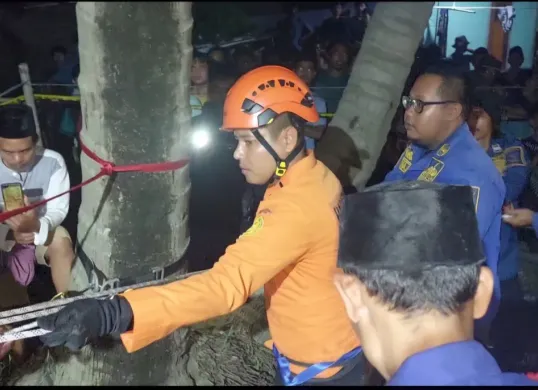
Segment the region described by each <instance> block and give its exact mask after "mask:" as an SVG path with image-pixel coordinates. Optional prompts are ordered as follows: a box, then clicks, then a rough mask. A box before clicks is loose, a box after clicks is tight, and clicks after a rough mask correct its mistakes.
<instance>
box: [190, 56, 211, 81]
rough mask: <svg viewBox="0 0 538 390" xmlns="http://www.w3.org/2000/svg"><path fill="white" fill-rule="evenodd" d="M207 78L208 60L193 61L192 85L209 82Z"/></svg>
mask: <svg viewBox="0 0 538 390" xmlns="http://www.w3.org/2000/svg"><path fill="white" fill-rule="evenodd" d="M207 78H208V67H207V61H201V60H200V59H194V60H193V61H192V68H191V84H192V85H203V84H207Z"/></svg>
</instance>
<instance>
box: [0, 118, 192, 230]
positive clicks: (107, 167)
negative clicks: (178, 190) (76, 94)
mask: <svg viewBox="0 0 538 390" xmlns="http://www.w3.org/2000/svg"><path fill="white" fill-rule="evenodd" d="M79 126H80V118H79ZM81 127H82V126H80V127H79V133H80V130H81ZM79 144H80V148H81V150H82V151H83V152H84V153H85V154H86V155H87V156H88V157H89V158H91V159H92V160H94V161H95V162H97V163H98V164H99V165H101V170H100V171H99V173H98V174H97V175H95V176H94V177H91V178H89V179H88V180H84V181H83V182H82V183H80V184H78V185H76V186H74V187H71V188H70V189H68V190H67V191H65V192H62V193H61V194H58V195H56V196H53V197H51V198H48V199H43V200H42V201H40V202H37V203H33V204H31V205H29V206H25V207H20V208H18V209H15V210H10V211H5V212H3V213H0V223H1V222H4V221H6V220H7V219H9V218H11V217H13V216H15V215H19V214H22V213H24V212H26V211H29V210H32V209H35V208H37V207H39V206H42V205H44V204H45V203H47V202H50V201H51V200H54V199H57V198H59V197H61V196H64V195H65V194H68V193H70V192H73V191H76V190H78V189H80V188H82V187H84V186H87V185H88V184H90V183H92V182H94V181H96V180H97V179H100V178H101V177H103V176H112V175H113V174H114V173H119V172H146V173H155V172H166V171H174V170H176V169H180V168H183V167H184V166H185V165H187V164H188V163H189V159H182V160H178V161H166V162H161V163H149V164H133V165H119V166H116V165H114V163H112V162H110V161H106V160H103V159H102V158H100V157H99V156H97V155H96V154H95V153H94V152H93V151H91V150H90V149H88V147H87V146H86V145H84V144H83V143H82V140H81V139H80V137H79Z"/></svg>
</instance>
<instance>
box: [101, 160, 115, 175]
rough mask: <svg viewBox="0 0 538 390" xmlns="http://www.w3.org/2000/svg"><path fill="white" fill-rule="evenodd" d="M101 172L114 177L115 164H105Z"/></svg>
mask: <svg viewBox="0 0 538 390" xmlns="http://www.w3.org/2000/svg"><path fill="white" fill-rule="evenodd" d="M101 171H102V172H103V173H104V174H105V175H107V176H112V174H113V173H114V164H112V163H111V162H105V163H103V165H102V166H101Z"/></svg>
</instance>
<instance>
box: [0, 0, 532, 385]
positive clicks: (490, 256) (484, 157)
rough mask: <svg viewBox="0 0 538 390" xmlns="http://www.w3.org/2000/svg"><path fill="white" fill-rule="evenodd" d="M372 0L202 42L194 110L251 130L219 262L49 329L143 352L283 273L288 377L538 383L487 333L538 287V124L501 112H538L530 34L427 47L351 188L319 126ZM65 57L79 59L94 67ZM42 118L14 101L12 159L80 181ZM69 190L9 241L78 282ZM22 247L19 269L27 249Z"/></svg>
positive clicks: (281, 340)
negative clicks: (233, 232) (528, 283)
mask: <svg viewBox="0 0 538 390" xmlns="http://www.w3.org/2000/svg"><path fill="white" fill-rule="evenodd" d="M295 14H296V12H295V11H294V12H293V13H292V16H290V20H293V15H295ZM369 15H370V13H369V12H368V10H367V8H365V7H364V6H361V5H359V6H358V12H356V13H352V14H350V15H346V14H345V13H344V11H343V8H342V5H341V4H336V5H335V6H334V8H333V16H332V17H331V18H330V19H329V20H328V21H327V22H326V23H324V25H322V26H321V27H320V29H319V31H316V30H312V29H308V28H306V30H308V32H307V34H306V36H305V37H304V38H301V36H299V38H297V37H296V36H294V37H295V38H294V39H293V40H290V42H289V45H291V46H293V48H294V49H293V51H292V50H285V51H283V50H277V49H276V48H275V47H273V48H271V47H266V48H264V49H263V50H254V49H253V48H250V49H249V48H248V47H242V48H236V49H235V50H233V51H230V50H227V49H223V48H219V47H215V48H213V49H212V50H210V51H209V52H208V53H201V52H198V51H197V52H195V53H194V55H193V59H192V69H191V94H190V104H191V109H192V114H191V115H192V119H193V121H192V122H193V125H194V126H197V125H198V124H200V123H203V124H205V125H209V126H210V127H213V128H214V129H215V130H216V129H221V130H222V131H223V132H224V133H228V135H231V134H233V137H234V138H235V149H234V152H233V157H234V158H235V160H237V161H238V165H239V168H240V169H241V173H242V174H243V176H244V178H245V180H246V182H247V183H248V185H249V188H248V190H247V193H246V194H245V198H246V199H248V201H246V202H243V203H244V210H243V214H244V215H243V222H244V223H243V228H242V234H241V235H240V236H239V238H238V239H237V241H236V242H235V243H234V244H232V245H230V246H229V247H228V248H227V250H226V253H225V254H224V255H222V256H221V257H220V259H219V260H218V261H217V262H216V264H215V265H214V266H213V267H212V268H211V269H209V270H207V271H206V272H204V273H202V274H200V275H196V276H192V277H190V278H188V279H186V280H182V281H178V282H173V283H169V284H166V285H162V286H158V287H148V288H142V289H136V290H130V291H127V292H125V293H123V294H120V295H117V296H114V297H112V298H111V299H107V300H97V299H88V300H84V301H77V302H74V303H72V304H69V305H67V306H66V307H65V308H64V309H62V310H61V311H59V312H58V313H56V314H52V315H50V316H47V317H42V318H39V319H38V324H39V326H40V327H41V328H43V329H46V330H49V331H51V333H49V334H47V335H45V336H43V337H42V341H43V343H44V344H45V345H47V346H59V345H65V346H67V347H69V348H70V349H79V348H81V347H83V346H84V345H86V344H87V343H88V342H89V341H91V340H93V339H95V338H99V337H104V336H107V335H110V334H120V335H121V340H122V342H123V344H124V346H125V348H126V349H127V350H128V351H129V352H134V351H136V350H138V349H141V348H143V347H145V346H147V345H149V344H151V343H153V342H155V341H157V340H159V339H162V338H164V337H166V336H168V335H169V334H171V333H172V332H173V331H174V330H176V329H177V328H179V327H184V326H189V325H192V324H195V323H198V322H202V321H205V320H208V319H211V318H214V317H216V316H220V315H223V314H227V313H230V312H232V311H233V310H235V309H237V308H239V307H240V306H241V305H243V304H244V303H245V302H246V301H247V299H248V297H249V296H250V295H252V294H253V293H254V292H255V291H256V290H258V289H259V288H261V287H264V294H265V297H266V302H267V305H266V310H267V318H268V322H269V329H270V332H271V336H272V338H271V340H269V341H268V343H267V346H268V347H269V348H271V349H272V351H273V354H274V357H275V361H276V364H277V375H276V378H275V384H277V385H301V384H306V385H360V384H364V383H365V382H364V376H365V375H364V374H365V371H367V368H368V366H369V365H371V366H373V367H374V368H375V369H376V371H377V372H378V373H379V374H381V376H382V377H383V380H384V381H385V382H386V383H387V384H389V385H532V384H535V383H536V382H533V381H531V380H530V379H528V378H527V377H526V376H524V375H521V374H507V373H503V372H502V371H501V369H500V367H499V365H498V363H497V362H496V361H495V359H494V358H493V356H492V354H491V353H490V351H489V349H488V347H489V346H490V343H491V340H490V334H491V326H492V323H493V320H494V318H495V317H496V315H497V313H498V311H499V306H500V305H501V304H502V303H504V302H507V303H511V302H518V301H521V300H523V292H522V289H521V286H520V282H519V277H518V273H519V272H520V266H519V257H520V256H519V253H518V251H519V240H518V230H517V229H518V228H519V227H522V226H526V225H530V226H533V227H535V229H536V228H538V217H537V216H536V215H535V214H534V212H533V211H532V210H537V211H538V208H534V203H532V199H533V196H532V195H533V194H534V192H535V191H536V189H535V187H533V185H532V180H531V185H530V186H529V177H530V176H532V171H533V169H534V166H535V165H536V163H537V162H538V158H537V157H536V153H537V152H538V146H537V145H538V135H537V134H538V132H536V133H533V134H532V135H531V136H530V137H529V138H526V139H524V140H519V139H517V138H516V137H513V136H511V135H509V134H504V133H503V132H502V126H501V124H502V123H501V122H502V120H503V118H504V117H510V118H514V117H518V118H525V119H529V121H530V123H531V125H532V126H533V129H538V127H537V126H538V117H537V110H536V80H537V79H538V77H536V74H537V72H538V69H536V67H535V68H534V69H533V70H532V71H530V72H527V71H526V70H522V69H521V65H522V63H523V53H522V50H521V48H518V47H514V48H512V49H510V52H509V58H508V63H509V65H510V67H509V68H508V70H506V71H505V72H501V69H502V64H501V62H500V61H498V60H496V59H495V58H494V57H493V56H491V55H490V54H489V53H488V51H487V49H485V48H478V49H476V50H470V49H469V48H468V46H469V44H470V42H468V41H467V39H466V38H465V37H464V36H461V37H458V38H456V42H455V43H454V49H455V52H454V53H453V54H452V55H451V56H450V57H449V58H442V56H441V53H440V50H438V47H437V46H435V45H432V46H429V47H425V48H419V50H418V51H417V55H416V61H415V63H414V65H413V67H412V69H411V72H410V75H409V78H408V81H407V83H406V86H405V87H404V91H403V95H402V98H401V103H402V104H401V107H400V108H399V109H398V111H397V113H396V116H395V118H394V121H393V126H392V128H391V129H390V132H389V136H388V138H387V143H386V145H385V147H384V150H383V153H382V155H381V157H380V159H379V161H378V166H377V168H376V171H375V172H374V174H373V175H372V178H371V179H370V182H369V183H368V188H367V189H366V190H365V191H363V192H358V193H356V194H352V195H347V196H345V197H343V196H342V184H341V183H340V182H339V180H338V178H337V177H336V176H335V175H334V174H333V173H332V172H331V171H330V170H329V169H328V168H327V166H325V165H324V164H323V163H322V162H321V161H319V160H317V159H316V158H315V151H316V140H315V139H316V138H319V135H320V134H323V132H324V131H325V130H326V129H327V126H328V124H329V123H330V119H331V114H333V113H334V112H335V111H336V109H337V107H338V103H339V100H340V98H341V96H342V93H343V90H344V88H345V87H346V85H347V82H348V79H349V76H350V73H351V66H352V64H353V58H354V57H355V55H356V53H357V50H358V49H359V48H360V39H362V35H363V34H364V29H365V27H364V28H362V27H361V26H357V25H353V23H354V22H357V23H358V22H361V23H365V25H366V24H367V22H368V20H369ZM350 24H351V25H352V26H354V28H350ZM292 25H293V24H292ZM291 35H293V34H291V33H290V36H291ZM327 36H328V37H329V39H327V38H326V37H327ZM276 47H277V48H281V46H276ZM468 52H470V53H471V54H466V53H468ZM57 54H58V51H56V52H54V53H53V55H57ZM60 54H61V53H60ZM471 65H472V67H473V68H472V69H471ZM58 73H59V74H60V75H62V77H65V80H67V78H70V80H71V81H72V80H74V79H76V77H78V69H76V68H75V67H72V69H71V71H70V72H69V74H67V73H65V74H63V73H62V72H58ZM58 77H60V76H58ZM62 80H63V79H62ZM505 87H518V88H505ZM30 117H31V113H30V114H29V110H28V109H24V108H22V107H21V106H6V107H5V108H2V109H1V110H0V156H1V157H2V165H1V166H0V173H1V171H2V169H3V170H4V171H5V172H4V173H5V175H6V178H5V181H6V182H12V181H14V180H16V181H20V182H21V184H22V185H23V187H24V189H25V190H30V189H34V188H35V189H37V191H38V192H39V191H41V192H39V193H40V194H41V195H42V196H45V197H47V196H48V195H54V194H55V193H58V192H60V190H61V189H64V188H67V187H69V177H68V175H67V172H66V170H65V163H63V159H62V158H61V156H59V154H57V153H55V152H52V151H45V152H44V153H42V154H40V152H38V151H37V149H36V147H35V141H36V137H35V126H31V125H28V123H30V122H31V121H30V119H29V118H30ZM307 131H308V133H307ZM313 134H317V136H316V137H314V136H313ZM72 136H73V138H76V137H75V134H73V135H72ZM42 171H43V172H46V173H47V174H46V175H45V174H43V173H41V172H42ZM38 173H39V174H38ZM37 179H39V182H36V183H32V180H37ZM536 188H538V186H536ZM26 192H27V193H28V195H27V196H28V198H30V192H31V191H26ZM537 193H538V192H537ZM525 194H527V195H528V196H527V198H528V199H530V200H525V199H526V198H525ZM66 199H67V200H66ZM537 199H538V197H537ZM27 201H28V202H29V201H31V200H30V199H27ZM65 202H68V197H64V198H60V200H59V201H58V203H57V204H52V205H50V206H47V208H46V210H42V211H41V212H42V215H41V214H38V213H37V212H28V213H25V214H23V215H21V216H20V217H18V218H16V217H14V218H13V219H11V220H8V222H7V224H6V225H0V226H4V227H5V238H6V240H7V241H10V240H11V241H12V244H14V245H15V247H12V248H17V245H19V247H20V249H16V250H15V249H10V248H6V249H4V251H5V253H7V256H8V257H9V256H12V258H16V257H17V258H19V257H22V256H23V254H24V255H25V256H26V252H24V251H27V252H28V258H29V259H31V261H28V262H27V263H24V264H30V263H31V264H34V263H35V262H36V260H37V262H38V263H39V261H40V259H41V257H43V259H41V262H42V263H45V264H49V265H50V266H51V269H52V274H53V280H54V284H55V286H56V288H57V290H58V292H66V291H67V287H66V285H65V281H66V272H65V271H66V270H67V269H70V267H71V264H72V261H73V258H74V254H73V253H72V246H71V241H70V238H69V235H68V234H67V236H66V235H65V233H64V231H63V230H62V228H61V226H60V224H61V222H62V219H63V218H64V217H65V213H66V209H65ZM526 202H527V203H526ZM522 206H523V207H522ZM0 233H1V232H0ZM0 236H1V234H0ZM47 237H49V239H47ZM7 241H6V242H7ZM28 246H30V247H28ZM67 247H69V248H70V249H69V250H68V249H67ZM18 251H20V252H18ZM30 252H31V253H30ZM18 253H20V255H18ZM42 255H43V256H42ZM37 257H39V259H38V258H37ZM6 264H9V265H10V267H11V268H10V269H11V271H12V273H13V274H14V275H15V273H16V270H15V268H16V267H20V266H19V265H17V266H16V267H15V266H14V265H15V264H22V263H21V262H20V261H19V262H18V263H17V261H15V260H11V261H9V260H8V262H7V263H6Z"/></svg>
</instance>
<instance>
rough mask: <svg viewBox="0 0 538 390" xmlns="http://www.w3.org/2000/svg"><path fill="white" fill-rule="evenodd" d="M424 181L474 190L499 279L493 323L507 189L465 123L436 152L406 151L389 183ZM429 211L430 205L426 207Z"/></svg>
mask: <svg viewBox="0 0 538 390" xmlns="http://www.w3.org/2000/svg"><path fill="white" fill-rule="evenodd" d="M397 180H423V181H429V182H438V183H446V184H452V185H468V186H471V187H472V188H473V193H474V198H475V205H476V208H477V220H478V228H479V230H480V237H481V239H482V244H483V246H484V254H485V256H486V261H487V265H488V267H489V268H490V269H491V271H492V272H493V274H494V276H495V289H494V297H493V298H492V302H491V304H490V310H489V311H488V314H487V315H486V317H484V319H483V321H485V322H486V323H488V322H490V321H491V320H492V319H493V317H494V316H495V314H496V311H497V308H498V303H499V300H500V296H501V292H500V286H499V278H498V274H497V265H498V262H499V250H500V239H499V237H500V230H501V215H502V206H503V203H504V198H505V195H506V188H505V185H504V182H503V179H502V177H501V175H500V174H499V171H498V170H497V168H495V165H494V164H493V162H492V160H491V158H490V157H489V156H488V155H487V153H486V152H485V151H484V149H482V147H481V146H480V145H479V144H478V142H477V141H476V140H475V139H474V137H473V135H472V134H471V132H470V130H469V127H468V126H467V123H463V124H462V125H461V126H460V127H459V128H458V129H457V130H456V131H455V132H454V133H453V134H452V135H451V136H450V137H448V138H447V139H446V140H445V142H444V143H442V144H441V146H439V148H437V149H436V150H427V149H425V148H423V147H420V146H418V145H410V146H408V147H407V149H405V151H404V152H403V153H402V156H401V157H400V160H398V163H397V164H396V166H395V167H394V169H393V170H392V171H391V172H389V173H388V175H387V176H386V177H385V182H388V181H397ZM424 211H425V212H427V211H428V205H424Z"/></svg>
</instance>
